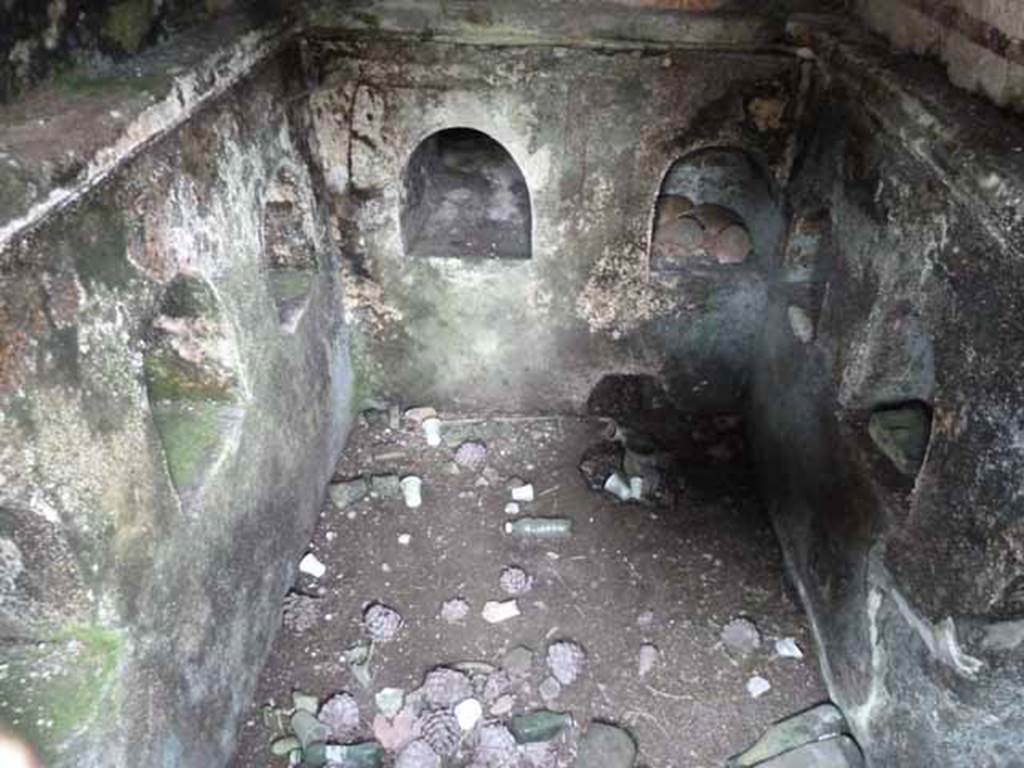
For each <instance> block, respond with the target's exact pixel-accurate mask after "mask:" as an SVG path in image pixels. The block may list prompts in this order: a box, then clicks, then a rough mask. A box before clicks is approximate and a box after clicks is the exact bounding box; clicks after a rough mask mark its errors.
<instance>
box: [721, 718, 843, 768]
mask: <svg viewBox="0 0 1024 768" xmlns="http://www.w3.org/2000/svg"><path fill="white" fill-rule="evenodd" d="M848 732H849V730H848V727H847V725H846V718H844V717H843V713H842V712H840V711H839V708H838V707H836V706H835V705H834V704H831V703H825V704H819V705H818V706H816V707H812V708H811V709H807V710H804V711H803V712H799V713H797V714H795V715H792V716H791V717H787V718H785V719H784V720H780V721H778V722H777V723H775V724H774V725H773V726H771V727H770V728H769V729H768V730H766V731H765V732H764V734H762V736H761V738H759V739H758V740H757V741H756V742H755V743H754V745H753V746H752V747H750V748H749V749H747V750H746V751H745V752H742V753H741V754H739V755H736V756H735V757H732V758H730V760H729V762H728V766H729V768H749V767H750V766H754V765H760V764H761V763H763V762H764V761H765V760H768V759H769V758H772V757H775V756H776V755H781V754H782V753H784V752H788V751H789V750H791V749H795V748H797V747H799V746H801V745H803V744H808V743H811V742H815V741H821V740H822V739H827V738H831V737H834V736H840V735H842V734H844V733H848Z"/></svg>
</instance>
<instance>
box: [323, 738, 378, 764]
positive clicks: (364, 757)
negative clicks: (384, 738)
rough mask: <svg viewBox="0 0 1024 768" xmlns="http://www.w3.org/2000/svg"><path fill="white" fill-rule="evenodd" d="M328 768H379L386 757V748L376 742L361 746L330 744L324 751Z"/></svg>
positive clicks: (365, 742)
mask: <svg viewBox="0 0 1024 768" xmlns="http://www.w3.org/2000/svg"><path fill="white" fill-rule="evenodd" d="M324 756H325V757H326V758H327V764H328V766H341V767H342V768H377V766H378V765H380V763H381V760H382V759H383V757H384V748H383V746H382V745H380V744H378V743H377V742H375V741H364V742H361V743H359V744H328V745H327V747H326V748H325V749H324Z"/></svg>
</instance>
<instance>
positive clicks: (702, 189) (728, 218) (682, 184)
mask: <svg viewBox="0 0 1024 768" xmlns="http://www.w3.org/2000/svg"><path fill="white" fill-rule="evenodd" d="M783 228H784V221H783V218H782V215H781V212H780V211H779V208H778V206H777V205H776V203H775V200H774V196H773V194H772V190H771V186H770V184H769V183H768V180H767V179H766V178H765V176H764V174H763V173H762V172H761V169H760V168H759V167H758V166H757V165H756V164H755V163H754V162H753V161H752V160H751V159H750V158H749V157H748V156H747V155H746V154H745V153H744V152H742V151H739V150H736V149H725V148H712V149H705V150H700V151H698V152H695V153H693V154H691V155H688V156H686V157H684V158H681V159H680V160H677V161H676V162H674V163H673V164H672V165H671V167H670V168H669V169H668V172H667V173H666V174H665V178H664V179H663V180H662V184H661V189H660V191H659V193H658V200H657V203H656V206H655V215H654V227H653V230H652V233H651V270H652V271H654V272H675V271H686V270H694V269H701V268H708V267H711V268H728V267H733V266H736V265H740V264H747V263H751V262H753V261H755V260H756V259H757V258H759V257H761V256H764V255H768V254H771V253H773V252H774V251H775V249H776V248H777V247H778V244H779V243H780V242H781V239H782V233H783Z"/></svg>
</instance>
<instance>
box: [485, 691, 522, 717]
mask: <svg viewBox="0 0 1024 768" xmlns="http://www.w3.org/2000/svg"><path fill="white" fill-rule="evenodd" d="M515 705H516V697H515V696H513V695H511V694H508V693H506V694H505V695H503V696H499V697H498V698H496V699H495V700H494V703H493V704H492V705H491V709H490V712H491V714H492V715H494V716H495V717H502V716H504V715H507V714H508V713H509V712H511V711H512V708H513V707H515Z"/></svg>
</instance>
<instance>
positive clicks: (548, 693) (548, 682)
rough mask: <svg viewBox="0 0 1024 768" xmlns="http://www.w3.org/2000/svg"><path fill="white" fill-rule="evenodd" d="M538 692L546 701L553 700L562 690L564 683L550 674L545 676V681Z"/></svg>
mask: <svg viewBox="0 0 1024 768" xmlns="http://www.w3.org/2000/svg"><path fill="white" fill-rule="evenodd" d="M537 692H538V693H539V694H540V697H541V698H542V699H544V701H551V700H552V699H557V698H558V695H559V694H560V693H561V692H562V685H561V684H560V683H559V682H558V681H557V680H555V678H553V677H551V676H550V675H549V676H548V677H545V678H544V682H542V683H541V684H540V687H539V688H538V689H537Z"/></svg>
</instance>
